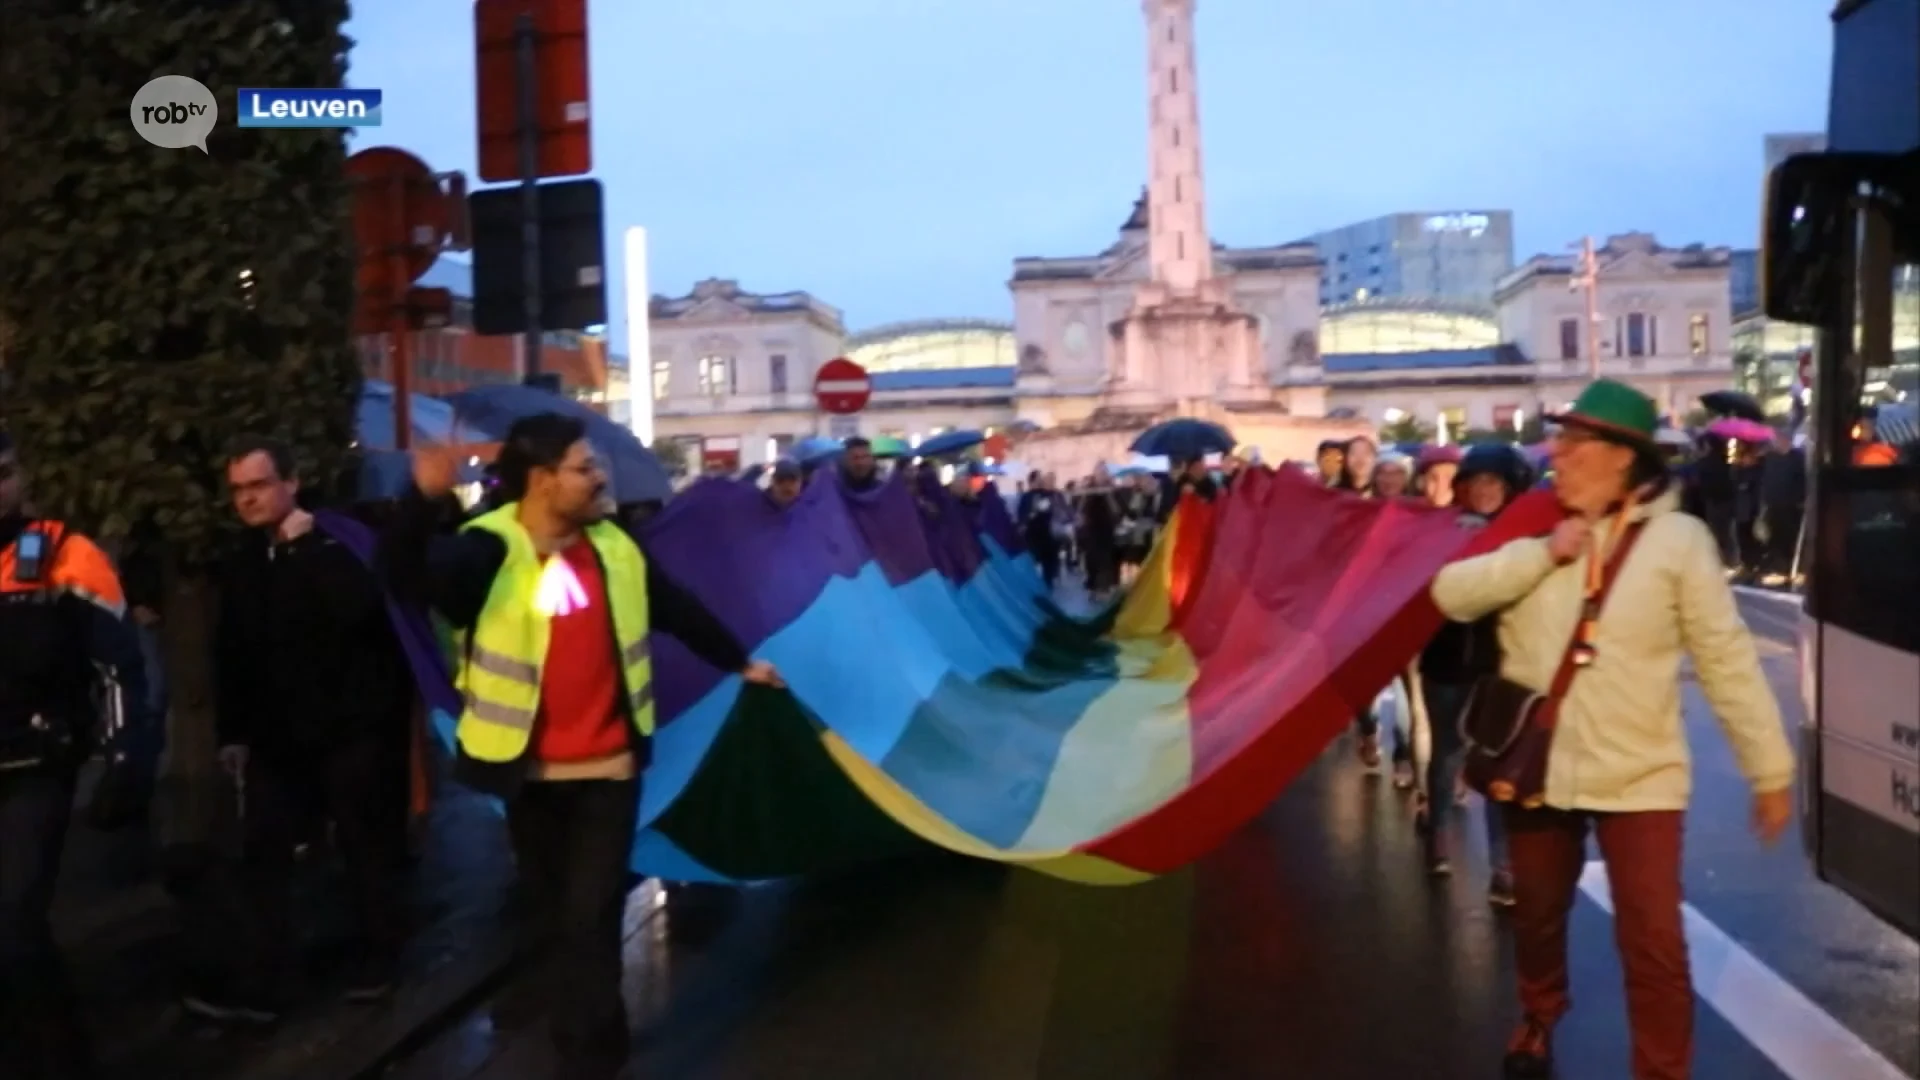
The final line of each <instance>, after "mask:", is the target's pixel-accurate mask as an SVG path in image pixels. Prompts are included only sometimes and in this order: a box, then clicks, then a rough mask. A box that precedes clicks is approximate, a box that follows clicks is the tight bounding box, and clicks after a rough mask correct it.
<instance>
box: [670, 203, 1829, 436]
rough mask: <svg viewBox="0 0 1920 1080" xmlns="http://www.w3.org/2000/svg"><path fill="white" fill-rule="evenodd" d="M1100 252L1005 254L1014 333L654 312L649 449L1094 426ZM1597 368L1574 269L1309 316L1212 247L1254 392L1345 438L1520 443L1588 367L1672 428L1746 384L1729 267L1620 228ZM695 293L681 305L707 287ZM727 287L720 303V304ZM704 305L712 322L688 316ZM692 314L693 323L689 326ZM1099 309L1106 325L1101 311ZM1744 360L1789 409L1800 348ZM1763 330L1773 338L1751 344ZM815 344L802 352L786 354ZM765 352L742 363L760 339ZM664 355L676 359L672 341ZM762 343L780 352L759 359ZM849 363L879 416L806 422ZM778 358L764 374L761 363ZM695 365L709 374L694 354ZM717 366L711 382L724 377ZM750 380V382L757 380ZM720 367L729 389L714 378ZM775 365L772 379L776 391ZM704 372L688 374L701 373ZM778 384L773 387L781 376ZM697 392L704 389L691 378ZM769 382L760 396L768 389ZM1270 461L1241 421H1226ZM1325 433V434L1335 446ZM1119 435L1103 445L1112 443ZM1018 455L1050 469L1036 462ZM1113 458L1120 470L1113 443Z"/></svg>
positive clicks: (1107, 255) (1271, 260)
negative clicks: (1294, 395)
mask: <svg viewBox="0 0 1920 1080" xmlns="http://www.w3.org/2000/svg"><path fill="white" fill-rule="evenodd" d="M1130 231H1136V230H1135V224H1134V222H1133V221H1132V220H1131V219H1130V222H1129V226H1128V228H1126V229H1123V230H1122V239H1121V241H1120V242H1119V243H1117V244H1115V245H1114V246H1113V247H1112V248H1110V249H1108V251H1106V252H1103V253H1102V254H1100V255H1097V256H1087V257H1082V258H1070V259H1020V260H1017V261H1016V263H1015V272H1014V280H1013V283H1012V293H1013V298H1014V314H1015V319H1014V321H1013V323H1011V324H1007V323H996V322H993V321H990V320H982V319H958V320H955V319H949V320H927V321H921V322H910V323H899V324H894V325H890V326H885V327H880V328H877V329H875V330H870V331H866V332H863V333H860V334H855V335H851V336H848V335H846V334H844V333H842V332H840V331H839V329H838V321H837V319H838V313H837V312H835V311H834V309H832V308H831V307H828V306H827V305H825V304H822V303H820V302H819V301H816V300H813V299H812V298H810V297H807V296H806V294H804V293H796V294H786V295H785V296H783V297H780V298H777V299H776V302H775V303H774V304H772V305H771V309H770V310H769V309H768V306H767V305H765V304H763V303H762V301H764V300H766V299H767V298H764V297H753V296H751V295H749V294H742V293H739V292H738V291H737V289H735V287H733V286H731V284H730V283H719V286H724V287H725V288H726V289H735V291H733V292H732V293H731V294H730V296H731V299H730V300H729V302H728V303H727V304H724V305H722V304H715V303H711V301H712V300H713V299H716V298H717V296H715V295H713V294H715V293H716V289H717V288H719V286H716V285H715V284H714V283H703V289H704V290H705V291H706V292H707V293H709V294H710V295H709V300H708V301H704V302H699V303H697V302H695V301H694V300H693V298H692V297H683V298H681V299H679V300H673V301H657V302H656V304H655V309H654V310H655V318H654V321H653V325H652V336H653V341H654V345H655V354H654V364H655V368H654V379H655V382H654V387H655V391H656V393H655V397H654V408H655V410H656V415H657V416H658V417H659V420H658V421H657V422H658V424H659V431H660V435H661V437H663V438H672V439H678V440H681V441H682V442H684V443H685V444H686V446H687V448H688V449H689V451H691V454H690V459H693V458H704V460H706V461H708V462H709V463H710V464H711V465H713V466H714V467H727V466H731V465H732V464H733V463H734V462H736V461H737V462H738V463H739V464H740V465H749V464H754V463H757V462H765V461H770V460H773V459H774V458H777V457H779V456H780V455H781V454H783V453H784V452H785V451H786V449H787V448H788V447H790V446H791V445H792V444H793V443H794V442H795V441H796V440H798V439H800V438H804V437H805V436H807V435H814V434H820V435H829V436H834V437H843V436H845V435H848V434H854V433H859V434H864V435H869V436H872V435H892V436H896V437H898V438H901V439H903V440H906V441H907V442H909V443H912V442H917V441H919V440H920V439H923V438H926V437H927V436H930V435H933V434H937V433H939V432H940V431H943V430H947V429H949V428H972V429H978V430H986V431H989V432H991V431H994V430H1007V429H1020V430H1028V429H1033V428H1047V427H1050V426H1058V425H1071V424H1081V425H1086V424H1088V423H1093V422H1096V421H1097V419H1098V415H1099V410H1100V409H1101V407H1102V406H1101V402H1102V401H1103V399H1104V390H1105V388H1106V387H1107V386H1109V385H1110V383H1111V380H1112V368H1111V365H1112V364H1114V363H1116V362H1117V361H1116V359H1115V358H1114V356H1113V353H1112V352H1110V351H1109V350H1111V349H1113V348H1114V344H1113V336H1112V334H1111V332H1110V331H1111V327H1112V325H1113V324H1114V323H1115V322H1119V321H1121V320H1122V319H1123V318H1124V313H1125V312H1126V311H1127V310H1128V307H1127V305H1128V304H1129V303H1131V300H1132V294H1131V292H1130V291H1129V288H1130V285H1129V283H1130V282H1131V281H1135V280H1137V278H1136V277H1131V276H1130V275H1137V274H1139V273H1140V272H1141V271H1139V270H1138V269H1137V262H1130V261H1129V260H1130V259H1133V260H1137V259H1138V250H1139V241H1138V239H1137V238H1129V237H1128V236H1127V235H1126V234H1127V233H1128V232H1130ZM1596 256H1597V265H1598V274H1597V276H1596V283H1595V306H1596V307H1597V309H1598V312H1599V314H1600V321H1599V326H1598V328H1597V329H1598V333H1597V334H1596V335H1595V340H1597V342H1598V344H1599V355H1598V356H1597V357H1594V356H1590V354H1589V352H1588V347H1587V345H1588V337H1587V333H1586V329H1585V323H1586V308H1587V304H1586V296H1585V292H1584V289H1583V288H1582V289H1576V288H1574V287H1572V286H1573V283H1574V282H1575V277H1576V269H1577V267H1576V260H1575V259H1574V258H1572V257H1570V256H1549V255H1543V256H1537V257H1535V258H1533V259H1530V260H1528V261H1527V262H1526V263H1525V264H1523V265H1522V266H1520V267H1518V268H1516V269H1515V270H1513V271H1512V272H1511V273H1509V274H1508V275H1507V277H1506V278H1505V279H1503V280H1502V281H1501V282H1500V283H1499V287H1498V289H1497V291H1496V294H1495V298H1496V301H1497V302H1496V303H1495V304H1494V305H1491V306H1481V305H1477V304H1473V303H1464V302H1461V303H1447V302H1441V301H1434V300H1412V299H1392V298H1385V299H1383V298H1370V299H1368V300H1365V301H1360V302H1351V303H1347V304H1339V305H1333V306H1330V307H1328V308H1326V309H1324V310H1323V309H1320V308H1319V307H1318V306H1317V305H1316V304H1315V303H1314V300H1315V298H1316V296H1315V290H1316V287H1317V274H1318V260H1317V257H1316V255H1315V254H1314V252H1313V251H1312V250H1311V249H1308V248H1304V247H1301V246H1299V245H1286V246H1282V247H1276V248H1247V249H1230V248H1221V249H1216V250H1215V252H1214V258H1215V264H1216V271H1215V272H1216V273H1217V274H1218V275H1219V276H1220V279H1221V280H1223V281H1225V282H1228V283H1230V284H1231V287H1232V289H1233V295H1234V299H1235V303H1236V304H1237V305H1238V306H1239V307H1240V308H1241V309H1242V310H1244V311H1247V312H1249V313H1252V314H1253V317H1254V319H1255V321H1256V324H1257V326H1258V328H1259V333H1260V341H1261V350H1262V357H1263V364H1264V376H1265V378H1266V380H1267V381H1268V383H1269V384H1270V385H1272V386H1274V387H1275V388H1277V389H1286V390H1290V391H1294V392H1300V391H1311V392H1312V393H1313V394H1314V395H1315V396H1316V406H1315V411H1314V412H1313V413H1311V414H1308V419H1309V420H1311V419H1312V418H1314V417H1324V418H1325V419H1326V422H1327V423H1329V424H1342V425H1345V428H1348V429H1351V430H1352V431H1353V432H1355V433H1357V432H1360V431H1368V432H1372V431H1377V430H1379V429H1381V428H1383V427H1388V426H1390V425H1395V424H1398V423H1401V422H1409V423H1410V424H1411V425H1413V426H1417V427H1418V428H1420V429H1421V430H1423V431H1425V432H1431V433H1433V434H1434V435H1435V436H1436V437H1438V438H1441V439H1444V440H1446V441H1449V442H1456V441H1460V440H1461V439H1463V438H1469V437H1474V436H1476V435H1478V434H1481V433H1486V432H1495V431H1502V430H1511V431H1518V430H1521V429H1522V428H1523V427H1525V426H1526V424H1527V422H1528V421H1529V420H1534V419H1537V418H1538V417H1539V416H1540V415H1541V413H1542V412H1544V411H1548V410H1551V409H1558V408H1561V407H1564V406H1565V405H1566V404H1568V403H1569V402H1570V401H1571V400H1572V399H1573V398H1574V397H1575V396H1577V395H1578V393H1579V390H1580V388H1581V387H1582V386H1583V385H1585V384H1586V382H1587V381H1588V380H1589V378H1591V376H1592V374H1593V373H1594V372H1595V371H1598V373H1599V374H1601V375H1605V376H1610V377H1614V378H1619V379H1623V380H1625V381H1627V382H1629V383H1631V384H1633V385H1635V386H1637V387H1639V388H1640V389H1641V390H1642V391H1644V392H1645V393H1647V394H1648V395H1649V396H1650V397H1652V398H1653V399H1654V400H1655V401H1656V402H1658V403H1659V404H1660V407H1661V408H1662V410H1663V411H1665V412H1667V413H1668V414H1670V415H1672V416H1674V417H1675V418H1681V417H1685V416H1686V415H1687V414H1688V413H1690V412H1692V411H1693V409H1694V408H1695V406H1696V402H1697V399H1698V397H1699V395H1701V394H1704V393H1708V392H1710V391H1713V390H1722V389H1726V388H1728V387H1731V386H1735V385H1746V383H1743V382H1742V381H1741V378H1740V377H1739V374H1738V372H1737V371H1736V368H1735V365H1734V362H1733V357H1734V352H1735V349H1736V341H1735V336H1734V334H1735V330H1734V327H1735V322H1734V320H1733V318H1732V316H1731V310H1730V303H1731V301H1730V297H1729V290H1730V278H1731V265H1732V259H1731V253H1730V252H1729V251H1728V250H1727V249H1725V248H1708V247H1705V246H1703V245H1697V244H1696V245H1690V246H1687V247H1682V248H1670V247H1666V246H1663V245H1661V244H1660V243H1659V242H1658V241H1657V240H1656V239H1655V238H1654V237H1653V236H1651V235H1649V234H1645V233H1630V234H1626V235H1623V236H1616V237H1613V238H1611V239H1609V240H1608V241H1607V242H1606V244H1604V245H1602V246H1600V247H1599V248H1598V249H1597V251H1596ZM703 289H702V288H697V289H696V290H695V292H696V293H699V292H701V291H703ZM722 291H724V290H722ZM701 303H706V304H707V306H705V307H702V306H701ZM696 312H697V314H696ZM1115 312H1119V313H1121V315H1120V316H1115ZM1740 325H1741V327H1742V329H1741V338H1740V341H1739V343H1738V344H1739V347H1742V348H1751V349H1754V350H1756V351H1758V352H1759V353H1760V354H1761V355H1762V356H1764V357H1765V358H1766V362H1765V364H1764V365H1762V366H1759V367H1756V368H1755V370H1754V372H1753V373H1752V374H1751V377H1750V378H1751V379H1758V380H1759V381H1758V382H1755V383H1753V385H1752V387H1751V388H1752V389H1754V390H1755V391H1756V392H1758V393H1759V394H1760V395H1761V396H1762V397H1763V398H1766V399H1768V400H1769V403H1770V404H1777V405H1779V406H1780V407H1784V394H1785V387H1786V383H1787V382H1788V381H1789V380H1790V379H1791V372H1792V368H1793V364H1794V357H1795V354H1796V352H1797V350H1798V349H1799V348H1800V347H1802V345H1803V338H1804V337H1805V334H1804V333H1802V334H1800V336H1797V337H1793V338H1792V339H1791V340H1789V339H1788V337H1786V336H1781V335H1783V334H1786V333H1787V330H1786V329H1785V328H1772V327H1761V325H1760V324H1758V323H1754V322H1752V321H1751V320H1749V321H1747V322H1743V323H1741V324H1740ZM1757 329H1766V330H1768V331H1769V332H1770V333H1772V334H1773V335H1774V336H1775V337H1778V340H1773V339H1772V338H1768V339H1765V340H1762V339H1757V338H1754V337H1753V336H1752V334H1753V333H1754V332H1755V331H1756V330H1757ZM803 340H804V341H808V342H810V343H811V344H810V345H809V346H808V348H807V349H805V350H802V349H801V347H800V346H798V345H796V344H795V342H799V341H803ZM756 341H759V342H767V343H769V344H765V345H763V346H760V347H757V348H756V346H755V345H754V344H753V343H754V342H756ZM676 342H677V343H679V344H678V345H677V346H676V345H675V344H674V343H676ZM771 343H778V349H779V351H778V352H776V351H774V350H775V346H774V344H771ZM837 355H848V356H851V357H853V358H854V359H855V360H857V361H859V362H860V363H861V364H862V365H863V366H865V367H866V368H867V369H868V371H869V372H870V373H871V378H872V381H873V390H874V393H873V400H872V403H871V404H870V405H869V406H868V408H867V409H866V410H865V411H864V412H862V413H861V414H859V415H858V416H854V417H839V418H836V417H826V416H822V415H820V414H818V413H817V412H816V411H815V410H814V407H813V398H812V394H811V391H810V390H809V389H808V388H809V387H810V385H811V381H812V373H813V371H814V370H816V369H817V368H818V366H819V364H820V363H823V362H824V361H825V360H826V359H828V358H830V357H833V356H837ZM776 356H778V357H781V358H782V359H780V360H776V359H775V357H776ZM703 357H704V358H708V359H707V361H706V362H705V363H704V364H703V363H702V358H703ZM722 363H724V364H725V367H724V368H722V367H721V366H720V365H721V364H722ZM756 367H757V368H758V369H759V370H761V371H763V372H765V373H766V374H765V376H764V378H761V377H758V376H756V375H755V374H754V372H755V370H756ZM722 370H724V371H726V372H727V373H728V374H727V375H726V377H725V379H724V380H721V381H718V382H716V381H715V378H714V373H715V372H717V371H722ZM775 370H780V371H784V372H785V373H786V374H785V375H784V376H780V377H776V376H775V375H774V374H773V372H774V371H775ZM703 371H704V372H706V373H707V374H706V375H705V376H703V375H702V374H701V373H702V372H703ZM779 378H784V379H785V381H784V382H779V381H778V380H779ZM703 380H704V381H703ZM776 383H778V385H780V386H783V387H784V390H782V391H779V393H780V395H781V396H780V397H779V398H778V400H775V399H774V396H773V395H774V394H775V393H776V391H775V390H774V385H775V384H776ZM1224 422H1225V423H1227V425H1228V426H1229V427H1230V428H1233V429H1234V430H1235V431H1236V432H1237V433H1241V434H1242V437H1243V438H1246V439H1247V441H1249V442H1252V443H1254V444H1255V445H1261V446H1262V449H1263V452H1264V453H1265V454H1266V455H1267V456H1268V457H1280V456H1294V453H1293V452H1292V451H1291V450H1290V449H1283V448H1281V447H1279V446H1278V445H1276V446H1266V445H1264V444H1261V443H1260V441H1259V438H1258V437H1249V436H1248V435H1247V434H1246V432H1249V431H1253V430H1255V429H1254V428H1253V427H1252V426H1251V425H1248V424H1246V423H1245V422H1242V421H1239V420H1237V419H1235V418H1234V417H1232V416H1229V417H1227V418H1226V419H1225V420H1224ZM1330 437H1335V436H1330ZM1115 438H1116V439H1118V438H1119V436H1118V435H1117V434H1116V435H1115ZM1015 456H1016V457H1019V458H1021V459H1022V460H1024V461H1027V462H1028V463H1030V464H1045V463H1046V462H1045V460H1044V459H1043V458H1039V457H1038V456H1036V455H1035V454H1034V453H1033V452H1032V447H1031V446H1030V445H1029V446H1025V447H1022V448H1020V449H1016V451H1015ZM1108 456H1109V457H1110V458H1118V457H1124V456H1125V455H1124V452H1123V450H1121V449H1115V450H1112V451H1111V452H1110V453H1109V454H1108Z"/></svg>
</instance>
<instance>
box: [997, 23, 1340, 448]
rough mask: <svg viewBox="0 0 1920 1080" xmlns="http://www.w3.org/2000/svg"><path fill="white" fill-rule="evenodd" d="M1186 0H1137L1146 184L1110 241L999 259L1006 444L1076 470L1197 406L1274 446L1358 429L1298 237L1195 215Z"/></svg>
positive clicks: (1200, 175)
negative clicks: (1219, 237) (1025, 431)
mask: <svg viewBox="0 0 1920 1080" xmlns="http://www.w3.org/2000/svg"><path fill="white" fill-rule="evenodd" d="M1194 4H1195V0H1144V2H1143V4H1142V9H1143V14H1144V16H1145V21H1146V39H1147V112H1148V121H1147V190H1146V194H1145V195H1143V196H1142V197H1141V200H1140V202H1139V203H1138V204H1137V205H1136V206H1135V207H1134V211H1133V214H1132V216H1131V217H1129V218H1128V219H1127V221H1126V223H1125V224H1124V225H1123V226H1122V227H1121V229H1120V238H1119V241H1118V242H1117V243H1115V244H1114V245H1113V246H1112V247H1110V248H1108V249H1107V250H1106V251H1105V252H1102V253H1101V254H1100V255H1097V256H1092V257H1083V258H1078V259H1021V260H1017V261H1016V262H1015V264H1014V274H1013V282H1012V286H1011V287H1012V290H1013V296H1014V333H1015V336H1016V337H1017V338H1018V339H1019V343H1020V355H1021V374H1020V379H1019V387H1018V389H1019V395H1020V400H1019V408H1020V417H1021V419H1022V420H1025V421H1028V422H1030V423H1034V424H1038V425H1041V426H1042V430H1041V431H1039V432H1037V433H1035V434H1033V435H1031V436H1029V437H1028V438H1026V439H1024V440H1022V442H1021V445H1020V448H1019V451H1018V453H1019V455H1020V457H1021V458H1022V459H1023V460H1025V461H1027V462H1029V463H1031V464H1034V465H1037V466H1041V467H1044V468H1048V469H1051V470H1055V471H1059V472H1061V473H1063V474H1066V475H1077V474H1080V473H1083V472H1085V471H1087V470H1088V469H1090V468H1091V467H1092V466H1093V465H1094V464H1096V463H1097V462H1100V461H1108V462H1112V461H1117V460H1122V459H1124V458H1125V456H1126V448H1127V444H1128V443H1130V442H1131V441H1132V439H1133V437H1134V435H1136V434H1138V433H1139V432H1140V431H1142V430H1144V429H1145V428H1146V427H1147V426H1148V425H1150V424H1152V423H1153V422H1155V421H1157V420H1161V419H1165V418H1167V417H1171V416H1196V417H1203V418H1207V419H1211V420H1215V421H1218V422H1220V423H1223V424H1225V425H1227V426H1228V427H1229V428H1230V429H1231V430H1233V431H1234V433H1235V434H1236V435H1237V436H1238V437H1239V438H1240V439H1241V441H1242V442H1245V443H1252V444H1254V445H1257V446H1260V447H1261V448H1262V449H1263V450H1264V451H1265V452H1266V453H1267V454H1269V455H1274V456H1281V457H1299V456H1311V451H1312V448H1313V444H1314V443H1315V442H1317V441H1319V440H1320V439H1321V438H1324V437H1327V436H1330V435H1331V436H1339V435H1345V434H1353V433H1357V430H1356V428H1355V425H1354V424H1353V423H1352V422H1351V421H1345V420H1327V419H1326V418H1325V417H1324V415H1323V414H1324V411H1325V391H1324V389H1323V387H1322V383H1321V379H1320V369H1319V365H1318V362H1317V361H1318V356H1319V346H1318V341H1317V337H1316V329H1317V322H1318V309H1319V305H1318V298H1319V283H1320V266H1321V263H1320V258H1319V255H1318V253H1317V252H1315V250H1314V249H1313V248H1312V247H1311V246H1310V245H1287V246H1281V247H1273V248H1260V249H1252V250H1241V251H1233V250H1231V249H1225V248H1222V247H1220V246H1219V245H1216V244H1215V243H1214V242H1213V239H1212V234H1211V233H1209V232H1208V231H1207V215H1206V183H1205V172H1204V170H1203V168H1202V164H1201V153H1200V145H1201V143H1200V106H1199V94H1198V91H1199V87H1198V68H1197V66H1196V64H1195V60H1194V19H1193V15H1194Z"/></svg>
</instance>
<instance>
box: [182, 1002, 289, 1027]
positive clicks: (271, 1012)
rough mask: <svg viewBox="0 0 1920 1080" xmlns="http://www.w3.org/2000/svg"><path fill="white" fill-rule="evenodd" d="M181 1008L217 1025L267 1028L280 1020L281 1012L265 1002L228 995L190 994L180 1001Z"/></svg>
mask: <svg viewBox="0 0 1920 1080" xmlns="http://www.w3.org/2000/svg"><path fill="white" fill-rule="evenodd" d="M180 1006H181V1007H182V1008H184V1009H186V1010H187V1011H188V1012H189V1013H192V1014H193V1015H195V1016H197V1017H199V1018H201V1019H202V1020H211V1021H213V1022H214V1023H217V1024H244V1025H248V1026H252V1027H265V1026H266V1025H268V1024H272V1023H274V1022H276V1021H278V1020H279V1019H280V1010H279V1009H277V1008H274V1007H273V1006H272V1005H270V1004H268V1003H266V1002H264V1001H251V1000H248V999H246V998H242V997H234V996H229V995H226V994H188V995H186V996H185V997H183V998H181V999H180Z"/></svg>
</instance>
